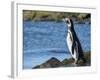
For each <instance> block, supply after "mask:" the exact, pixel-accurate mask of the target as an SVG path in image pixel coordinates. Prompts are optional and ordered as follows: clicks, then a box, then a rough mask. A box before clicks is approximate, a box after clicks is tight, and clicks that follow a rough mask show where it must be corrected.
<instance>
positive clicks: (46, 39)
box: [23, 21, 91, 69]
mask: <svg viewBox="0 0 100 80" xmlns="http://www.w3.org/2000/svg"><path fill="white" fill-rule="evenodd" d="M23 25H24V26H23V35H24V37H23V47H24V48H23V68H24V69H32V67H34V66H36V65H39V64H41V63H43V62H44V61H46V60H48V59H50V58H51V57H56V58H57V59H59V60H61V61H62V60H63V59H65V58H70V57H71V55H70V53H69V51H68V48H67V43H66V35H67V26H66V24H65V23H64V22H53V21H50V22H49V21H40V22H39V21H38V22H33V21H27V22H24V23H23ZM74 25H75V27H74V28H75V31H76V33H77V35H78V37H79V39H80V42H81V44H82V48H83V50H84V51H90V50H91V45H90V43H91V42H90V37H91V33H90V30H91V27H90V24H74Z"/></svg>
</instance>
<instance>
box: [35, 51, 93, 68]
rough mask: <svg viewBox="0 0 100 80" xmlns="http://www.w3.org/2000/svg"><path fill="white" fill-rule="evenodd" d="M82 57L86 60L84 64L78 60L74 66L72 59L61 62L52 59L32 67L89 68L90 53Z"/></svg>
mask: <svg viewBox="0 0 100 80" xmlns="http://www.w3.org/2000/svg"><path fill="white" fill-rule="evenodd" d="M84 57H85V59H86V62H85V63H84V62H83V61H82V60H79V61H78V63H77V64H74V59H73V58H69V59H64V60H63V61H62V62H60V61H59V60H58V59H57V58H54V57H52V58H51V59H49V60H47V61H46V62H44V63H43V64H40V65H37V66H35V67H33V69H37V68H56V67H81V66H90V65H91V53H90V52H85V53H84Z"/></svg>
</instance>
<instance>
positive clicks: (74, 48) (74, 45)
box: [72, 41, 78, 54]
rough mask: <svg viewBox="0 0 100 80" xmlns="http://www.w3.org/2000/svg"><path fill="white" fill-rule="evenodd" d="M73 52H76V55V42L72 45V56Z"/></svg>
mask: <svg viewBox="0 0 100 80" xmlns="http://www.w3.org/2000/svg"><path fill="white" fill-rule="evenodd" d="M74 50H75V51H76V53H78V44H77V42H76V41H74V42H73V44H72V54H74Z"/></svg>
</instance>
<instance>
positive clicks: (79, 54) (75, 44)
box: [64, 18, 86, 64]
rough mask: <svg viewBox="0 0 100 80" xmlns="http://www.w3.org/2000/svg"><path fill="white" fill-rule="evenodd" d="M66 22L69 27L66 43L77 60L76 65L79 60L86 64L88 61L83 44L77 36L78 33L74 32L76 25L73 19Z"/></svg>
mask: <svg viewBox="0 0 100 80" xmlns="http://www.w3.org/2000/svg"><path fill="white" fill-rule="evenodd" d="M64 21H65V22H66V24H67V26H68V34H67V38H66V42H67V45H68V48H69V51H70V53H71V55H72V57H73V58H74V60H75V64H77V63H78V61H79V60H82V61H83V62H86V60H85V58H84V54H83V50H82V46H81V43H80V41H79V39H78V37H77V35H76V32H75V30H74V25H73V21H72V19H70V18H65V19H64Z"/></svg>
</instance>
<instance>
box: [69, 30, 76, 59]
mask: <svg viewBox="0 0 100 80" xmlns="http://www.w3.org/2000/svg"><path fill="white" fill-rule="evenodd" d="M73 40H74V39H73V37H72V34H71V32H68V34H67V46H68V49H69V51H70V53H71V55H72V57H73V58H74V59H78V54H77V52H76V50H75V49H74V53H72V45H73Z"/></svg>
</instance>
